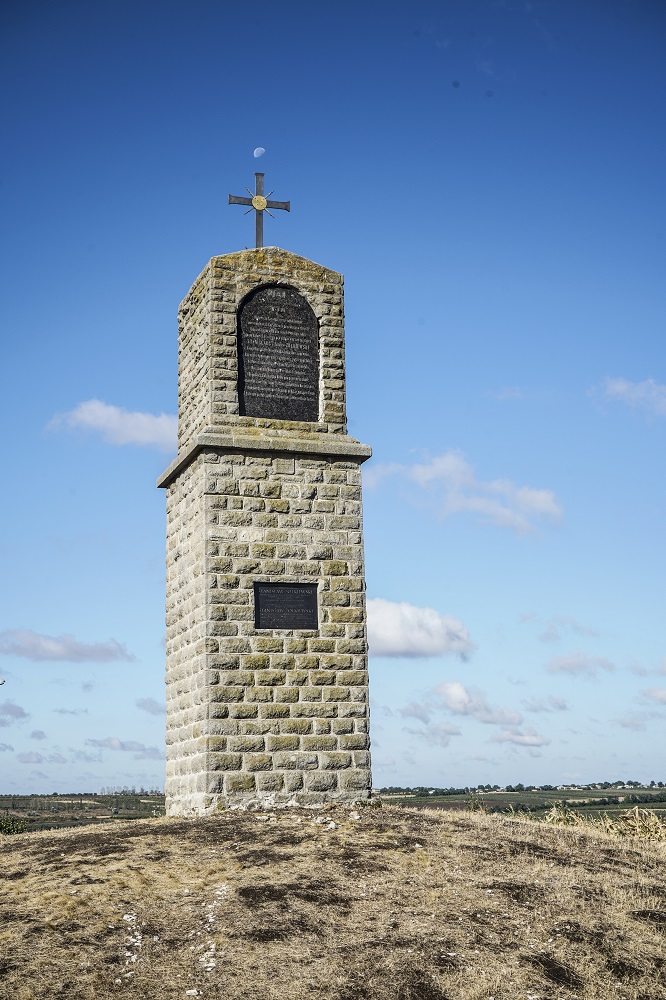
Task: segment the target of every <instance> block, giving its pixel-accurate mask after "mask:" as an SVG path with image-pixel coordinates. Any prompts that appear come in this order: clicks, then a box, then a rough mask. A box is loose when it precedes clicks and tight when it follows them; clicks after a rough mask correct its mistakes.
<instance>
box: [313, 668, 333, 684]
mask: <svg viewBox="0 0 666 1000" xmlns="http://www.w3.org/2000/svg"><path fill="white" fill-rule="evenodd" d="M335 679H336V675H335V671H334V670H313V671H311V673H310V683H311V684H313V685H329V684H335Z"/></svg>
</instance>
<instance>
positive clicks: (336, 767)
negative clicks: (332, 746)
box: [319, 751, 352, 771]
mask: <svg viewBox="0 0 666 1000" xmlns="http://www.w3.org/2000/svg"><path fill="white" fill-rule="evenodd" d="M351 763H352V755H351V754H350V753H341V752H339V751H336V752H334V753H322V754H320V755H319V766H320V767H321V768H323V769H324V770H325V771H341V770H343V769H344V768H347V767H351Z"/></svg>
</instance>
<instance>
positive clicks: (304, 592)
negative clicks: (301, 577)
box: [254, 583, 319, 629]
mask: <svg viewBox="0 0 666 1000" xmlns="http://www.w3.org/2000/svg"><path fill="white" fill-rule="evenodd" d="M254 627H255V628H309V629H317V628H319V622H318V615H317V586H316V584H310V583H255V585H254Z"/></svg>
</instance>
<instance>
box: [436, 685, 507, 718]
mask: <svg viewBox="0 0 666 1000" xmlns="http://www.w3.org/2000/svg"><path fill="white" fill-rule="evenodd" d="M435 692H436V693H437V694H438V695H439V697H440V698H441V700H442V702H443V703H444V705H445V707H446V708H447V709H448V710H449V712H453V714H454V715H469V716H470V717H471V718H473V719H476V720H477V722H484V723H487V724H489V725H493V726H513V725H517V724H518V723H519V722H522V721H523V717H522V715H521V714H520V712H516V711H515V710H514V709H511V708H499V707H498V706H496V705H489V704H488V702H487V700H486V696H485V695H484V694H483V692H482V691H478V690H476V689H475V688H466V687H465V685H464V684H461V683H460V681H447V682H445V683H444V684H438V685H437V687H436V688H435Z"/></svg>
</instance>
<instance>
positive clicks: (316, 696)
mask: <svg viewBox="0 0 666 1000" xmlns="http://www.w3.org/2000/svg"><path fill="white" fill-rule="evenodd" d="M321 691H322V689H321V688H320V687H311V686H309V685H304V686H303V687H301V688H299V693H300V700H301V701H321Z"/></svg>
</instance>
